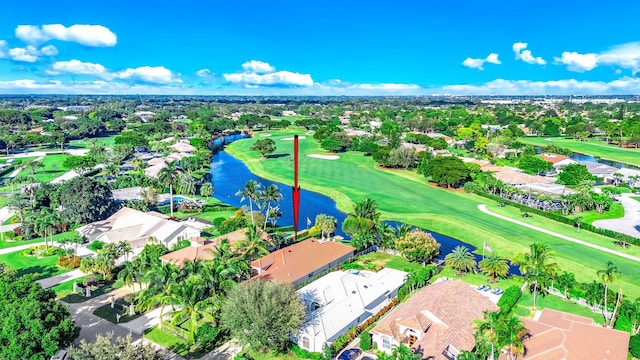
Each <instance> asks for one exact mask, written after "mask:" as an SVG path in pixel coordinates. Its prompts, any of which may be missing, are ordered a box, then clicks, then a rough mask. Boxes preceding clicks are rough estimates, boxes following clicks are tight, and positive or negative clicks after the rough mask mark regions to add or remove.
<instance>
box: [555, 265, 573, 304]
mask: <svg viewBox="0 0 640 360" xmlns="http://www.w3.org/2000/svg"><path fill="white" fill-rule="evenodd" d="M557 280H558V285H559V286H561V287H562V289H563V291H562V293H563V294H564V298H565V299H569V294H568V292H569V288H571V287H573V286H574V285H575V284H576V277H575V275H574V274H573V273H568V272H566V271H564V272H562V274H560V275H558V277H557Z"/></svg>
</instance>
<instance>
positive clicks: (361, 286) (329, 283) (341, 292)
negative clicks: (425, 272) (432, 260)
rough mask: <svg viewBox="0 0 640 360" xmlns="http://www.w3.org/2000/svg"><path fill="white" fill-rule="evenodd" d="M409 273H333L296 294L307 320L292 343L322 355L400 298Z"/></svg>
mask: <svg viewBox="0 0 640 360" xmlns="http://www.w3.org/2000/svg"><path fill="white" fill-rule="evenodd" d="M406 277H407V273H406V272H404V271H399V270H394V269H390V268H384V269H382V270H380V271H378V272H371V271H348V272H343V271H333V272H330V273H328V274H327V275H325V276H323V277H321V278H319V279H318V280H316V281H314V282H312V283H310V284H309V285H307V286H305V287H303V288H301V289H299V290H298V291H296V293H297V294H298V296H299V297H300V299H301V300H302V302H303V303H304V305H305V307H306V312H307V318H306V320H305V322H304V324H303V325H302V327H301V328H300V331H298V332H297V333H295V334H292V336H291V341H293V342H294V343H296V344H298V346H300V347H301V348H303V349H306V350H308V351H315V352H322V350H323V348H324V346H325V344H327V343H329V344H330V343H332V342H333V341H335V339H337V338H338V337H339V336H341V335H342V334H344V333H345V332H346V331H347V330H349V328H350V327H352V326H357V325H359V324H360V323H362V322H364V321H365V320H367V319H368V318H369V317H370V316H372V315H373V314H375V313H377V312H378V311H379V310H380V309H382V307H384V306H386V305H387V304H389V302H390V301H391V300H392V299H393V298H394V297H396V296H397V295H398V289H399V288H400V287H401V286H402V285H403V284H404V283H405V280H406Z"/></svg>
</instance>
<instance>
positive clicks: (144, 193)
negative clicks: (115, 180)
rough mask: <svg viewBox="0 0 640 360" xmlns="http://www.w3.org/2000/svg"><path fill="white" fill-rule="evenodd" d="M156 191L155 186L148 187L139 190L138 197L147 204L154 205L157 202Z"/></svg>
mask: <svg viewBox="0 0 640 360" xmlns="http://www.w3.org/2000/svg"><path fill="white" fill-rule="evenodd" d="M157 196H158V192H157V191H156V189H155V188H152V187H148V188H144V189H142V190H140V197H141V198H142V201H144V203H145V204H147V205H156V204H157V203H158V198H157Z"/></svg>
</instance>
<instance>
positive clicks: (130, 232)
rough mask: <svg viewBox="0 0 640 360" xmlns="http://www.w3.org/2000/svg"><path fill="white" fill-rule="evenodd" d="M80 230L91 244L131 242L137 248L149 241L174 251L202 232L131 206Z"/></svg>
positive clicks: (163, 216)
mask: <svg viewBox="0 0 640 360" xmlns="http://www.w3.org/2000/svg"><path fill="white" fill-rule="evenodd" d="M76 231H77V232H78V234H79V235H80V236H82V237H84V238H86V239H87V240H89V241H94V240H99V241H102V242H105V243H118V242H120V241H128V242H129V243H130V244H131V247H132V248H134V249H136V248H142V247H144V246H145V244H146V243H147V241H148V240H149V238H154V239H155V240H156V241H157V242H158V243H160V244H163V245H164V246H166V247H167V248H171V247H172V246H173V245H175V244H176V243H177V242H178V241H181V240H187V239H190V238H192V237H197V236H200V229H197V228H194V227H192V226H189V225H188V224H185V223H183V222H177V221H173V220H170V219H169V218H168V217H166V216H165V215H163V214H160V213H156V212H148V213H145V212H142V211H138V210H134V209H131V208H128V207H123V208H122V209H120V210H118V211H117V212H116V213H115V214H113V215H111V216H110V217H108V218H107V219H105V220H101V221H96V222H92V223H90V224H87V225H84V226H82V227H79V228H78V229H77V230H76Z"/></svg>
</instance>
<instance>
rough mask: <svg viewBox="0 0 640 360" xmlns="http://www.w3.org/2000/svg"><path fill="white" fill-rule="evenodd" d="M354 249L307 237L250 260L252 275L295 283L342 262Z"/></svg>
mask: <svg viewBox="0 0 640 360" xmlns="http://www.w3.org/2000/svg"><path fill="white" fill-rule="evenodd" d="M355 252H356V249H355V248H354V247H352V246H349V245H345V244H343V243H340V242H335V241H320V240H316V239H314V238H310V239H307V240H303V241H300V242H298V243H295V244H293V245H290V246H287V247H285V248H282V249H279V250H276V251H274V252H272V253H270V254H268V255H265V256H263V257H261V258H259V259H256V260H254V261H252V262H251V269H252V275H253V276H252V277H254V278H255V277H260V278H263V279H267V280H273V281H277V282H282V283H290V284H293V285H294V286H295V285H298V284H300V283H302V282H305V281H306V280H308V279H310V278H312V277H313V276H315V275H317V274H318V273H320V272H322V271H324V270H326V269H330V268H332V267H334V266H337V265H339V264H342V263H343V262H345V261H346V260H347V259H349V258H350V257H352V256H353V254H355Z"/></svg>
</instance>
